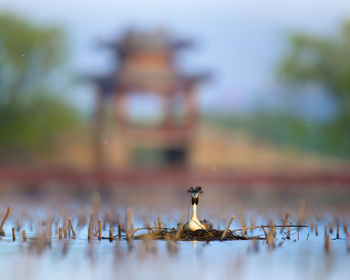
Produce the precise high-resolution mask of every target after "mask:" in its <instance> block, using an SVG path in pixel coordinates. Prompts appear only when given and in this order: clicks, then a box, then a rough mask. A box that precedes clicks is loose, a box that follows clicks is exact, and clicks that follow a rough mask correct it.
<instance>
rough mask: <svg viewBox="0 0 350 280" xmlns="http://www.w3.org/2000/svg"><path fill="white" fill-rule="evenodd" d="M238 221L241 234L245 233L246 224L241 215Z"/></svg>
mask: <svg viewBox="0 0 350 280" xmlns="http://www.w3.org/2000/svg"><path fill="white" fill-rule="evenodd" d="M239 222H240V224H241V227H242V235H243V236H244V235H247V230H246V227H247V225H246V223H245V221H244V219H243V218H242V217H241V218H240V219H239Z"/></svg>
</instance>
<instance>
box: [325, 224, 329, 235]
mask: <svg viewBox="0 0 350 280" xmlns="http://www.w3.org/2000/svg"><path fill="white" fill-rule="evenodd" d="M327 234H328V230H327V225H324V235H325V236H326V235H327Z"/></svg>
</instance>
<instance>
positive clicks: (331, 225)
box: [329, 223, 334, 234]
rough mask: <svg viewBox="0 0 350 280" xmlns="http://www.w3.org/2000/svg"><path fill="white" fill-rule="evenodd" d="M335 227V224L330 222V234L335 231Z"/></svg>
mask: <svg viewBox="0 0 350 280" xmlns="http://www.w3.org/2000/svg"><path fill="white" fill-rule="evenodd" d="M333 229H334V224H333V223H329V233H330V234H332V233H333Z"/></svg>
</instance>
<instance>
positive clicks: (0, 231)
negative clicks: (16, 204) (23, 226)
mask: <svg viewBox="0 0 350 280" xmlns="http://www.w3.org/2000/svg"><path fill="white" fill-rule="evenodd" d="M10 212H11V208H10V206H8V207H7V211H6V214H5V216H4V218H3V219H2V222H1V224H0V236H5V231H4V224H5V222H6V220H7V218H8V217H9V215H10Z"/></svg>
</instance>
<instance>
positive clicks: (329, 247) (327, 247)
mask: <svg viewBox="0 0 350 280" xmlns="http://www.w3.org/2000/svg"><path fill="white" fill-rule="evenodd" d="M324 246H325V250H326V254H329V253H330V252H331V246H330V242H329V235H328V234H327V235H326V239H325V245H324Z"/></svg>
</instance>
